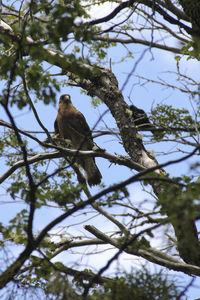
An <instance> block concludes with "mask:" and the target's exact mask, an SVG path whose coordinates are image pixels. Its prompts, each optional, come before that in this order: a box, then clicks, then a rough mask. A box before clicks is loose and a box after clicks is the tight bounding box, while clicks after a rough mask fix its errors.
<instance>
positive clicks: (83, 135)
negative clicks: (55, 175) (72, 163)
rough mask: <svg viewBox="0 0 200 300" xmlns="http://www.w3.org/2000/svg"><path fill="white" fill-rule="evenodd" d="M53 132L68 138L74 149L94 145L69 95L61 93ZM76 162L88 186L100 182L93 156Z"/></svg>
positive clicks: (78, 159) (99, 174) (80, 114)
mask: <svg viewBox="0 0 200 300" xmlns="http://www.w3.org/2000/svg"><path fill="white" fill-rule="evenodd" d="M54 128H55V133H56V134H59V136H60V137H61V138H64V139H69V140H71V142H72V146H73V148H74V149H78V150H92V148H93V147H94V143H93V139H92V135H91V131H90V128H89V126H88V124H87V122H86V119H85V117H84V115H83V114H82V113H81V112H80V111H78V110H77V109H76V108H75V107H74V106H73V104H72V102H71V98H70V95H62V96H61V97H60V100H59V110H58V114H57V117H56V120H55V123H54ZM76 162H77V163H78V164H79V165H80V166H81V167H82V168H83V169H84V170H85V173H86V178H87V181H88V184H89V185H90V186H92V185H96V184H99V183H100V182H101V178H102V176H101V173H100V171H99V169H98V167H97V165H96V164H95V159H94V158H93V157H87V158H83V157H79V158H77V159H76Z"/></svg>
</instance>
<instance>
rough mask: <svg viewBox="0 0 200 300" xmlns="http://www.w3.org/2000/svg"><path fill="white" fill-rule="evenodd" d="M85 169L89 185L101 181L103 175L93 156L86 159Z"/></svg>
mask: <svg viewBox="0 0 200 300" xmlns="http://www.w3.org/2000/svg"><path fill="white" fill-rule="evenodd" d="M84 170H85V174H86V178H87V182H88V184H89V186H93V185H97V184H100V183H101V178H102V176H101V173H100V171H99V169H98V167H97V165H96V163H95V161H94V159H93V158H88V159H86V160H85V161H84Z"/></svg>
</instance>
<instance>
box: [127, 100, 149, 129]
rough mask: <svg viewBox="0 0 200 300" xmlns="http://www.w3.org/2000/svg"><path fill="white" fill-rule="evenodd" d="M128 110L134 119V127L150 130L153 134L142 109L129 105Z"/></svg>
mask: <svg viewBox="0 0 200 300" xmlns="http://www.w3.org/2000/svg"><path fill="white" fill-rule="evenodd" d="M129 108H130V110H131V111H132V117H133V119H134V123H135V125H136V126H138V127H140V128H141V129H145V130H150V131H151V132H152V133H153V134H154V131H153V130H151V129H152V127H153V125H152V124H151V122H150V121H149V118H148V117H147V114H146V113H145V111H144V110H143V109H140V108H137V107H136V106H135V105H130V106H129ZM149 128H151V129H149ZM138 129H139V128H138Z"/></svg>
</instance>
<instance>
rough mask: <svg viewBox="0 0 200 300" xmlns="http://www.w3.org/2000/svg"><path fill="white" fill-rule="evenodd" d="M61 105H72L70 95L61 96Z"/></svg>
mask: <svg viewBox="0 0 200 300" xmlns="http://www.w3.org/2000/svg"><path fill="white" fill-rule="evenodd" d="M60 103H63V104H65V105H68V104H70V103H72V102H71V97H70V95H67V94H65V95H62V96H60V100H59V104H60Z"/></svg>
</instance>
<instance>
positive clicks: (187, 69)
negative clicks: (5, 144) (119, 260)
mask: <svg viewBox="0 0 200 300" xmlns="http://www.w3.org/2000/svg"><path fill="white" fill-rule="evenodd" d="M128 47H129V49H130V50H131V51H133V56H134V59H128V60H125V61H124V62H122V63H116V64H114V65H113V66H112V71H113V72H114V74H115V75H116V77H117V79H118V81H119V87H122V86H123V84H124V82H125V80H126V78H127V75H128V74H129V73H130V72H131V70H132V69H133V67H134V64H135V62H136V61H137V60H138V58H139V57H140V55H141V52H142V51H143V50H144V49H146V48H144V47H143V46H141V45H136V44H132V45H129V46H128ZM151 51H152V53H151V52H150V51H147V52H146V54H145V55H144V57H143V59H142V60H141V62H140V63H139V64H138V66H137V68H136V70H135V72H134V74H133V76H131V77H130V79H129V82H128V84H127V85H126V87H125V89H124V90H123V95H124V99H125V101H127V103H129V100H128V98H129V97H130V98H131V100H132V102H133V103H134V104H135V105H136V106H138V107H139V108H142V109H144V110H145V111H146V112H147V113H148V112H149V111H150V110H151V108H152V107H155V105H156V104H157V103H165V104H171V105H173V106H174V107H176V108H182V107H185V108H187V109H188V110H190V111H192V105H191V102H190V101H189V99H188V96H187V95H186V94H183V93H181V92H179V91H175V90H172V89H164V88H163V87H162V86H160V85H157V84H153V83H149V84H148V85H146V86H143V87H141V86H140V85H137V82H138V79H137V78H136V77H134V75H140V76H144V77H147V78H151V79H152V78H153V79H154V80H157V79H158V78H160V77H162V78H164V79H165V80H166V81H168V82H169V83H171V84H174V85H177V79H176V76H175V75H172V74H171V73H169V71H171V72H176V61H175V59H174V55H173V54H171V53H167V52H164V51H163V52H162V51H161V50H156V49H152V50H151ZM152 54H153V55H152ZM125 55H126V50H125V48H124V47H123V46H122V45H118V46H117V47H113V48H111V49H108V62H109V59H110V58H112V62H114V61H119V58H120V57H121V56H125ZM180 66H181V72H182V73H184V74H187V75H188V76H190V75H191V76H192V77H194V78H195V79H196V80H200V78H199V67H200V65H199V63H197V62H196V61H192V60H189V61H187V60H186V59H185V58H183V59H182V60H181V63H180ZM104 67H109V63H108V64H107V65H105V66H104ZM56 70H57V69H55V71H56ZM52 73H54V69H52ZM133 86H134V87H133ZM63 93H69V94H70V95H71V98H72V101H73V104H74V105H75V106H76V107H77V108H78V109H79V110H80V111H81V112H82V113H83V114H84V115H85V116H86V118H87V122H88V124H89V125H90V127H91V128H92V127H93V126H94V124H95V123H96V120H97V119H98V118H99V115H100V114H101V113H103V112H104V111H105V110H106V106H105V105H104V104H101V105H100V106H99V107H98V108H94V107H92V106H91V101H90V100H91V99H90V97H89V96H86V95H84V94H81V92H80V89H79V88H76V87H68V86H66V87H63V88H62V90H61V92H60V93H59V94H58V95H57V100H58V99H59V97H60V95H61V94H63ZM193 104H194V103H193ZM35 107H36V109H37V111H38V114H39V117H40V119H41V121H42V122H43V124H44V125H45V127H46V128H47V129H48V130H49V131H53V123H54V120H55V118H56V114H57V105H56V106H53V105H43V104H42V103H41V102H37V103H35ZM11 112H12V114H13V115H14V116H15V121H16V123H17V124H18V126H19V128H21V129H24V130H41V128H40V127H39V125H38V124H37V122H36V120H35V118H34V116H33V114H32V112H31V111H29V110H28V109H26V108H25V113H24V114H22V111H19V110H17V109H16V108H15V107H12V109H11ZM0 114H1V119H4V120H6V121H8V120H7V117H6V116H5V114H4V112H3V110H2V107H0ZM104 122H105V123H106V124H107V125H108V126H110V127H116V125H115V122H114V120H113V118H112V116H111V115H110V114H109V113H108V114H107V115H106V116H105V117H104ZM103 127H104V123H103V122H100V123H99V124H98V128H99V129H102V128H103ZM142 134H144V135H145V134H147V133H142ZM38 136H39V137H40V138H41V140H42V139H43V138H45V136H43V135H38ZM144 139H145V140H148V138H144ZM96 142H97V144H99V145H100V146H101V147H103V148H105V149H106V151H108V152H110V153H117V154H125V152H124V150H123V148H122V146H121V145H120V143H119V141H118V140H117V139H116V138H115V137H112V136H106V137H104V138H98V139H97V140H96ZM33 147H34V150H35V151H41V148H40V147H38V146H37V145H35V144H33ZM146 147H147V148H148V149H153V150H154V152H155V153H157V152H158V153H160V152H163V151H172V150H175V149H177V148H179V147H180V146H178V145H176V143H172V142H165V143H154V144H148V145H147V146H146ZM182 155H183V154H182V153H181V152H180V153H172V154H171V155H169V156H162V155H159V156H158V157H157V159H158V161H159V162H160V163H161V162H164V161H166V160H169V159H172V158H177V157H178V156H182ZM96 161H97V164H98V166H99V168H100V170H101V172H102V175H103V181H104V183H105V184H106V185H109V184H111V183H116V182H119V181H121V180H122V179H126V178H128V177H129V176H130V175H131V174H132V172H131V171H129V169H128V168H126V167H121V166H115V165H111V166H110V163H109V162H107V161H105V160H104V159H102V158H98V159H96ZM0 162H1V163H2V158H1V160H0ZM6 169H7V167H6V166H5V165H1V173H2V172H3V171H4V170H6ZM166 171H167V172H168V173H170V175H171V176H179V175H187V174H189V172H190V163H189V162H188V161H186V162H184V163H182V164H181V165H178V166H177V165H176V166H174V165H172V166H170V167H167V168H166ZM4 187H6V183H4V184H3V187H2V188H1V189H0V200H3V201H7V200H9V197H8V195H6V193H5V190H4ZM97 190H98V188H95V189H93V192H95V191H97ZM129 190H130V192H131V194H132V197H133V199H135V198H136V199H137V202H140V201H141V202H142V201H143V200H144V199H146V198H147V199H150V196H149V195H148V194H147V193H144V192H142V191H141V186H140V185H139V184H137V185H131V186H129ZM21 206H22V204H21V203H17V202H16V203H15V204H13V203H10V204H5V205H1V221H3V222H7V221H8V219H10V218H12V216H14V215H15V212H16V211H17V210H19V209H20V208H21ZM59 213H60V211H59V210H57V209H48V208H47V209H43V210H41V212H40V213H38V217H37V218H36V219H35V224H36V223H37V229H38V230H41V229H42V228H43V226H44V225H45V224H46V222H47V221H49V220H50V219H53V218H55V217H56V216H57V215H58V214H59ZM88 222H89V224H93V222H94V224H96V226H97V227H98V225H99V226H100V225H101V222H102V221H101V220H98V221H96V220H94V221H93V220H90V221H88ZM74 223H76V220H74ZM64 224H65V226H68V222H67V223H64ZM104 226H105V230H106V231H112V230H113V225H111V224H110V223H109V222H108V221H106V220H104ZM70 230H71V233H73V232H76V233H77V232H80V234H84V230H83V229H82V227H81V226H75V229H70ZM77 234H78V233H77ZM64 256H65V254H63V257H64ZM74 257H75V255H74V254H71V256H70V258H69V259H71V260H72V261H73V263H74V260H73V259H74ZM105 257H106V259H107V258H108V257H109V254H106V256H105V255H104V258H105ZM130 259H132V260H131V261H130ZM97 260H98V259H97V258H96V256H95V255H94V256H91V258H89V257H85V258H83V259H82V261H83V262H84V264H85V266H87V264H88V263H89V264H91V265H95V262H96V261H97ZM124 261H126V262H127V264H126V263H125V262H124ZM124 261H123V266H126V268H129V267H130V266H134V264H135V258H133V257H130V256H128V255H124ZM73 263H72V264H73ZM104 263H105V261H103V263H102V265H104ZM95 266H96V265H95ZM128 266H129V267H128ZM174 273H176V272H174ZM176 274H178V273H176ZM181 276H182V278H183V279H182V280H183V282H184V281H185V280H188V276H186V275H185V276H183V275H181ZM196 284H198V288H193V289H191V290H190V291H189V294H188V300H193V299H195V298H197V297H199V294H200V293H199V288H200V281H199V279H198V282H197V283H196Z"/></svg>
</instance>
